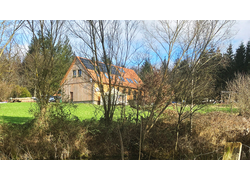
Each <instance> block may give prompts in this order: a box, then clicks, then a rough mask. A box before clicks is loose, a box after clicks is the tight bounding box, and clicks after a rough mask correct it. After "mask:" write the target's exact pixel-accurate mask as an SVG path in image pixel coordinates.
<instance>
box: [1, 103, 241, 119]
mask: <svg viewBox="0 0 250 180" xmlns="http://www.w3.org/2000/svg"><path fill="white" fill-rule="evenodd" d="M35 105H36V104H35V103H5V104H0V123H1V122H12V123H20V124H22V123H24V122H26V121H28V120H31V119H32V118H33V116H32V114H31V113H29V109H30V108H31V107H32V106H35ZM169 109H173V108H172V107H169ZM120 110H121V108H120V107H118V108H117V109H116V111H115V114H114V118H115V119H116V118H119V117H120ZM135 111H136V110H135V109H133V108H130V107H129V106H126V114H127V116H128V115H129V114H136V112H135ZM213 111H222V112H227V113H231V108H230V106H229V105H221V104H218V105H208V106H206V107H204V108H203V109H201V110H199V111H198V112H199V113H202V114H204V113H209V112H213ZM232 112H233V113H237V112H238V109H237V108H235V107H234V108H233V109H232ZM72 113H73V114H74V115H75V116H77V117H78V118H79V119H80V120H81V121H82V120H90V119H92V118H94V119H97V120H99V119H100V117H102V116H103V113H102V111H101V110H100V106H96V105H92V104H82V103H81V104H77V108H76V109H72Z"/></svg>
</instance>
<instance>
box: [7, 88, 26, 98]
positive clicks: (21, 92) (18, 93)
mask: <svg viewBox="0 0 250 180" xmlns="http://www.w3.org/2000/svg"><path fill="white" fill-rule="evenodd" d="M11 97H13V98H16V97H31V94H30V92H29V91H28V89H27V88H26V87H22V86H18V85H17V86H15V87H14V88H13V90H12V92H11Z"/></svg>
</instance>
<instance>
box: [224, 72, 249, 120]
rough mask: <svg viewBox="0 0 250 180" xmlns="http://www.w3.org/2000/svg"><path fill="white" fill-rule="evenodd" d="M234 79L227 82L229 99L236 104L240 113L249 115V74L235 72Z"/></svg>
mask: <svg viewBox="0 0 250 180" xmlns="http://www.w3.org/2000/svg"><path fill="white" fill-rule="evenodd" d="M235 77H236V78H235V79H234V80H232V81H229V82H227V90H228V91H229V92H228V93H229V94H228V95H229V97H228V98H229V101H231V103H233V104H235V105H236V106H238V108H239V110H240V114H241V115H247V116H249V115H250V111H249V110H250V99H249V97H250V93H249V87H250V76H249V75H243V74H236V75H235Z"/></svg>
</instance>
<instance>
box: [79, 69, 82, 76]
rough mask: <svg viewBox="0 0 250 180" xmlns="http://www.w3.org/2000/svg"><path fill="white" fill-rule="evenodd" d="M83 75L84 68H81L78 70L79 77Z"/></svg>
mask: <svg viewBox="0 0 250 180" xmlns="http://www.w3.org/2000/svg"><path fill="white" fill-rule="evenodd" d="M81 76H82V70H81V69H79V70H78V77H81Z"/></svg>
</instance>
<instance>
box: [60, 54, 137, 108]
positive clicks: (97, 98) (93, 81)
mask: <svg viewBox="0 0 250 180" xmlns="http://www.w3.org/2000/svg"><path fill="white" fill-rule="evenodd" d="M96 68H97V65H96V64H94V63H93V62H92V61H91V60H89V59H86V58H82V57H78V56H76V57H75V59H74V61H73V62H72V64H71V66H70V67H69V69H68V71H67V73H66V74H65V76H64V78H63V80H62V81H61V90H62V99H63V100H64V101H66V100H70V101H72V102H82V103H92V104H99V105H100V104H102V102H103V100H102V98H101V93H100V90H99V85H98V84H99V83H102V84H103V87H104V92H105V93H106V94H108V88H109V79H108V76H107V73H106V72H107V70H106V67H105V65H104V63H102V62H99V68H100V71H101V73H100V74H98V73H97V71H95V69H96ZM100 77H101V78H100ZM111 78H112V80H111V85H112V90H111V95H112V94H114V95H117V98H116V99H117V103H125V104H127V102H128V101H129V100H133V99H135V98H136V96H137V95H138V89H139V86H140V85H142V81H141V79H140V78H139V76H138V75H137V74H136V73H135V71H134V70H132V69H128V68H124V67H119V66H115V65H112V66H111ZM100 79H102V82H101V81H100ZM139 93H141V92H139Z"/></svg>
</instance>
